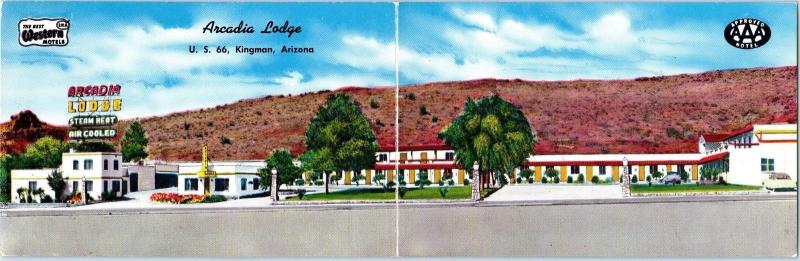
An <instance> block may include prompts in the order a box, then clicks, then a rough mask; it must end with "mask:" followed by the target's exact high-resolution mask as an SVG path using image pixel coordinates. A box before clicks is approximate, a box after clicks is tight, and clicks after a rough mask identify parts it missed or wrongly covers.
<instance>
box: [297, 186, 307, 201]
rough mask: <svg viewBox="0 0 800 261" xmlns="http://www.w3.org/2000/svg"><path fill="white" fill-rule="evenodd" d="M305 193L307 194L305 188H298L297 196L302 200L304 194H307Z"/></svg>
mask: <svg viewBox="0 0 800 261" xmlns="http://www.w3.org/2000/svg"><path fill="white" fill-rule="evenodd" d="M305 195H306V190H305V189H298V190H297V198H299V199H301V200H302V199H303V196H305Z"/></svg>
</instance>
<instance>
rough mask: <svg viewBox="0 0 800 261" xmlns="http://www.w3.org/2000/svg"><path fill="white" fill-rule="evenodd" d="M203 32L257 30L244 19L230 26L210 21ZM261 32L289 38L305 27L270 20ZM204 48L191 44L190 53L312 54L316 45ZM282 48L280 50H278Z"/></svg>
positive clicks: (245, 31)
mask: <svg viewBox="0 0 800 261" xmlns="http://www.w3.org/2000/svg"><path fill="white" fill-rule="evenodd" d="M202 32H203V34H253V33H255V32H256V29H255V27H254V26H252V25H250V24H248V23H245V22H244V21H239V24H238V25H236V26H229V25H218V24H217V23H216V22H215V21H209V22H208V23H207V24H206V26H205V27H203V29H202ZM258 32H259V33H261V34H270V35H278V34H282V35H285V36H286V38H287V39H290V38H292V35H296V34H300V33H302V32H303V28H302V26H300V25H293V24H292V23H291V22H289V20H285V21H284V22H283V23H280V22H275V21H272V20H269V21H267V22H266V24H265V26H264V27H263V29H262V30H260V31H258ZM201 49H202V50H198V48H197V46H195V45H190V46H189V53H204V54H206V53H218V54H229V53H231V52H233V53H236V54H249V55H256V54H276V53H280V54H310V53H314V47H301V46H294V45H286V44H284V45H281V47H280V48H273V47H270V46H247V45H234V46H233V47H232V48H228V46H226V45H218V46H209V45H203V46H202V48H201ZM277 49H280V51H277Z"/></svg>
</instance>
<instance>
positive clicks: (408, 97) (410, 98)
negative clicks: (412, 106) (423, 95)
mask: <svg viewBox="0 0 800 261" xmlns="http://www.w3.org/2000/svg"><path fill="white" fill-rule="evenodd" d="M405 97H406V99H409V100H412V101H413V100H416V99H417V95H415V94H414V93H413V92H409V93H406V95H405Z"/></svg>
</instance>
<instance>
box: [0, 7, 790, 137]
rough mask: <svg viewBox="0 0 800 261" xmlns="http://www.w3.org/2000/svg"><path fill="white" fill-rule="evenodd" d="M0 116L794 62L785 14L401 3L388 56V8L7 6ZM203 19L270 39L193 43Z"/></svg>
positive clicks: (133, 111) (153, 110) (163, 110)
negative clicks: (25, 39) (89, 99)
mask: <svg viewBox="0 0 800 261" xmlns="http://www.w3.org/2000/svg"><path fill="white" fill-rule="evenodd" d="M2 11H3V14H2V34H1V35H0V37H2V43H0V48H1V49H0V56H2V68H0V71H1V72H2V75H3V77H2V82H1V83H2V86H0V87H1V88H0V103H1V104H0V119H7V118H8V117H9V116H10V115H11V114H14V113H16V112H18V111H20V110H23V109H31V110H33V111H34V112H36V113H37V114H39V115H40V117H41V118H42V119H44V120H46V121H50V122H53V123H56V124H64V123H65V122H66V119H67V118H68V116H69V115H68V114H67V113H66V108H65V107H66V106H65V105H66V93H65V92H66V88H67V87H68V86H70V85H85V84H108V83H119V84H122V85H123V98H124V99H125V105H124V109H123V112H122V113H121V114H120V116H121V117H123V118H131V117H144V116H151V115H162V114H167V113H170V112H175V111H179V110H187V109H194V108H201V107H209V106H214V105H217V104H222V103H228V102H233V101H236V100H238V99H243V98H251V97H256V96H261V95H267V94H285V93H302V92H307V91H316V90H321V89H334V88H338V87H342V86H367V87H376V86H391V85H393V84H394V64H395V61H398V62H399V65H400V81H401V84H404V85H405V84H416V83H425V82H435V81H450V80H468V79H476V78H521V79H529V80H569V79H579V78H584V79H586V78H589V79H617V78H633V77H639V76H653V75H664V74H678V73H690V72H700V71H707V70H713V69H728V68H745V67H759V66H785V65H795V64H796V63H797V62H796V56H797V55H796V30H797V28H796V22H795V21H796V5H795V4H794V3H714V4H701V3H671V4H660V3H488V4H487V3H469V4H462V3H401V4H400V23H399V29H400V48H399V54H400V55H399V56H398V57H397V59H395V57H394V46H395V44H394V41H395V39H394V27H395V24H394V5H393V4H391V3H290V4H287V3H235V4H234V3H157V2H136V3H96V2H6V3H4V4H3V8H2ZM27 17H33V18H39V17H64V18H67V19H70V20H71V28H70V33H69V34H70V35H69V36H70V43H69V45H68V46H66V47H59V48H56V47H21V46H19V45H18V44H17V36H18V32H17V28H16V27H17V22H18V21H19V20H20V19H23V18H27ZM742 17H751V18H757V19H760V20H762V21H765V22H766V23H767V24H769V26H770V27H771V29H772V33H773V35H772V38H771V40H770V41H769V43H767V44H766V45H765V46H763V47H761V48H758V49H753V50H740V49H736V48H733V47H731V46H729V45H728V44H727V42H725V40H724V38H723V37H722V30H723V29H724V27H725V26H726V25H727V23H728V22H730V21H732V20H734V19H736V18H742ZM211 20H214V21H216V22H217V23H218V24H226V25H237V24H238V22H239V21H240V20H243V21H245V22H246V23H248V24H251V25H253V26H254V27H256V30H257V31H258V30H260V29H261V27H262V26H263V25H264V24H265V23H266V21H268V20H274V21H276V22H283V21H284V20H289V21H290V22H291V23H292V24H295V25H301V26H302V27H303V32H302V33H300V34H295V35H293V36H292V37H291V38H290V39H287V38H286V37H284V36H278V35H262V34H258V33H256V34H243V35H212V34H202V33H201V32H202V27H203V26H204V25H205V24H206V23H208V22H209V21H211ZM206 44H208V45H211V46H215V45H219V44H224V45H227V46H228V47H229V48H231V47H233V46H235V45H246V46H271V47H274V48H279V47H280V46H282V45H284V44H286V45H294V46H306V47H314V48H315V53H314V54H313V55H273V56H263V55H261V56H259V55H255V56H249V55H242V54H229V55H225V56H222V55H191V54H188V52H187V48H188V46H189V45H198V46H202V45H206Z"/></svg>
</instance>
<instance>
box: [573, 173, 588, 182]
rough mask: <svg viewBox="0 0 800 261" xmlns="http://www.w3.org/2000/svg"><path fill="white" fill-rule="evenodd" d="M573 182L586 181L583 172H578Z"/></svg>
mask: <svg viewBox="0 0 800 261" xmlns="http://www.w3.org/2000/svg"><path fill="white" fill-rule="evenodd" d="M575 182H578V183H584V182H586V177H584V176H583V173H581V174H578V180H576V181H575Z"/></svg>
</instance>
